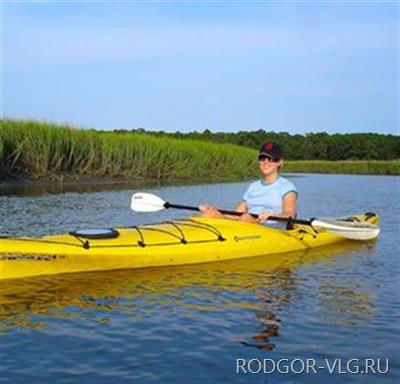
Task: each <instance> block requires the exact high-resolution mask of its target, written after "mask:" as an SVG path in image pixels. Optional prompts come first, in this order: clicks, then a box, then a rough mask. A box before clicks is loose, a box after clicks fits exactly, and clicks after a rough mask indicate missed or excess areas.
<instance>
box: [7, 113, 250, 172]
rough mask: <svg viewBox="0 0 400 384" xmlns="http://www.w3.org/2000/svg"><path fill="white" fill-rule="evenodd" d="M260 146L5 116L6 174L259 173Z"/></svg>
mask: <svg viewBox="0 0 400 384" xmlns="http://www.w3.org/2000/svg"><path fill="white" fill-rule="evenodd" d="M255 158H256V151H253V150H251V149H248V148H241V147H238V146H235V145H232V144H222V145H221V144H213V143H207V142H201V141H193V140H180V139H173V138H165V137H154V136H151V135H148V134H140V133H132V134H120V133H112V132H98V131H93V130H81V129H75V128H71V127H68V126H58V125H54V124H50V123H42V122H35V121H15V120H2V121H1V131H0V164H1V173H2V175H3V176H4V177H26V178H31V179H40V178H50V179H62V178H63V177H64V176H68V175H70V176H77V177H99V178H126V179H141V178H156V179H165V178H192V177H193V178H205V177H207V178H211V179H215V178H223V177H226V178H234V177H246V176H249V175H252V174H256V167H255V165H256V161H255Z"/></svg>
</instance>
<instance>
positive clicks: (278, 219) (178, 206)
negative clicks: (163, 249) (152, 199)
mask: <svg viewBox="0 0 400 384" xmlns="http://www.w3.org/2000/svg"><path fill="white" fill-rule="evenodd" d="M164 208H176V209H186V210H188V211H200V209H199V207H194V206H191V205H180V204H171V203H168V202H166V203H165V204H164ZM218 211H219V212H221V213H222V214H224V215H232V216H241V215H243V212H237V211H228V210H226V209H218ZM250 215H251V216H253V217H254V218H255V219H257V217H258V215H257V214H255V213H250ZM268 220H273V221H282V222H284V223H287V222H291V223H293V224H304V225H312V221H309V220H296V219H292V218H288V217H277V216H270V217H268Z"/></svg>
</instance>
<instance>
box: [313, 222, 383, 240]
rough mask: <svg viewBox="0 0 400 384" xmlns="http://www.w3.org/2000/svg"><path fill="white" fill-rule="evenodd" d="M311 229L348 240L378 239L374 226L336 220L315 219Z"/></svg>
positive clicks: (377, 228) (378, 230) (375, 226)
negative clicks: (322, 230)
mask: <svg viewBox="0 0 400 384" xmlns="http://www.w3.org/2000/svg"><path fill="white" fill-rule="evenodd" d="M312 225H313V227H317V228H318V227H319V228H324V229H326V230H327V231H329V232H332V233H334V234H336V235H338V236H341V237H344V238H346V239H350V240H372V239H375V238H376V237H378V235H379V232H380V229H379V227H378V226H377V225H376V224H370V223H359V222H352V221H345V220H338V219H315V220H313V221H312Z"/></svg>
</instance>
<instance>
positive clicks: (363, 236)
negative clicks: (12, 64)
mask: <svg viewBox="0 0 400 384" xmlns="http://www.w3.org/2000/svg"><path fill="white" fill-rule="evenodd" d="M168 208H175V209H185V210H189V211H200V209H199V208H198V207H195V206H190V205H180V204H172V203H169V202H167V201H164V200H163V199H161V198H160V197H158V196H156V195H153V194H151V193H145V192H138V193H135V194H133V195H132V200H131V209H132V210H133V211H135V212H158V211H162V210H164V209H168ZM218 211H219V212H221V213H222V214H225V215H233V216H241V215H242V214H243V213H242V212H237V211H229V210H225V209H218ZM251 216H253V217H254V218H257V217H258V215H256V214H251ZM268 220H273V221H280V222H286V223H292V224H303V225H309V226H310V227H312V228H323V229H325V230H326V231H328V232H331V233H334V234H336V235H339V236H342V237H344V238H346V239H351V240H370V239H374V238H375V237H377V236H378V234H379V228H378V226H377V225H375V224H370V223H365V222H353V221H344V220H337V219H311V220H298V219H291V218H286V217H277V216H270V217H269V218H268Z"/></svg>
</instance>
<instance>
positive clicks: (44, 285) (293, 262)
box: [0, 243, 375, 351]
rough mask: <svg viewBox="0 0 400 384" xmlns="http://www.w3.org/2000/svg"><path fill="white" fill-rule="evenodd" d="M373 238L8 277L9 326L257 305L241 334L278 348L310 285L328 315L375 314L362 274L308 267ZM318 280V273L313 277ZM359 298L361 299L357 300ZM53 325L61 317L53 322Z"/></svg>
mask: <svg viewBox="0 0 400 384" xmlns="http://www.w3.org/2000/svg"><path fill="white" fill-rule="evenodd" d="M370 248H371V244H370V245H368V246H366V245H362V244H354V243H342V244H338V245H334V246H330V247H324V248H321V249H316V250H310V251H307V252H297V253H290V254H285V255H275V256H268V257H257V258H251V259H243V260H237V261H227V262H223V263H211V264H203V265H196V266H183V267H166V268H159V269H144V270H124V271H114V272H95V273H81V274H71V275H60V276H49V277H36V278H30V279H18V280H9V281H7V280H6V281H3V283H2V287H1V288H2V289H1V297H0V299H1V324H2V332H3V333H7V332H10V331H11V330H13V329H15V328H43V327H49V326H52V323H53V320H54V319H58V320H60V319H62V320H66V321H76V320H84V321H91V322H96V323H99V324H105V325H106V324H107V323H108V322H109V321H110V320H111V319H112V317H113V316H115V315H116V314H117V313H118V314H120V313H125V314H129V315H130V317H129V318H130V321H131V322H132V325H133V324H134V323H135V322H136V321H141V320H143V319H144V318H146V317H148V316H152V317H157V316H159V317H160V318H161V319H162V317H163V316H168V314H170V313H171V312H173V313H175V314H176V313H179V314H180V315H181V316H188V317H191V316H197V315H201V313H205V312H207V313H208V315H210V314H215V315H216V316H215V317H217V319H218V320H216V321H218V322H223V321H224V318H225V315H226V314H227V313H229V312H230V311H235V310H237V309H240V310H241V311H250V312H251V313H252V316H253V319H254V322H253V329H249V330H248V333H247V334H245V335H243V334H241V335H240V336H239V337H238V339H237V341H238V342H239V343H241V344H242V345H244V346H247V347H251V348H257V349H258V350H263V351H271V350H273V349H274V348H275V346H276V344H277V342H278V340H279V337H280V335H281V334H282V333H283V332H284V326H283V327H282V325H284V319H283V318H282V315H281V314H282V313H285V312H287V311H288V309H289V308H290V307H291V306H293V305H295V304H296V302H298V301H304V300H306V303H307V305H308V299H307V298H304V297H302V294H301V290H302V289H306V290H307V295H309V296H310V297H311V296H313V295H315V296H316V297H318V298H319V299H320V300H322V302H323V306H322V307H321V308H322V309H323V311H324V316H325V317H332V319H333V320H334V321H336V320H337V319H338V318H339V319H340V316H341V314H342V312H343V311H350V313H352V314H354V312H356V314H357V316H358V317H359V318H368V317H369V316H370V315H371V313H373V311H374V308H375V296H374V295H373V294H371V292H364V291H363V288H362V285H361V283H360V284H358V285H357V277H353V278H352V284H353V286H357V287H358V288H357V289H356V290H355V289H350V288H349V289H344V284H343V281H342V279H341V277H340V275H336V274H328V275H327V278H326V279H325V278H322V280H321V282H320V284H315V282H314V283H313V286H312V288H311V289H312V290H310V287H309V286H306V287H304V285H305V284H307V283H308V279H306V278H304V277H303V276H302V274H301V273H300V272H301V271H304V270H305V271H307V272H308V273H309V271H310V270H311V271H314V270H316V271H318V273H320V272H321V270H322V271H327V270H329V269H330V268H331V267H333V266H334V264H335V262H336V260H346V259H349V258H352V257H356V256H355V255H354V253H355V252H354V251H356V254H359V253H360V251H362V252H361V253H362V254H363V255H364V256H363V257H365V254H366V253H368V252H370V251H371V249H370ZM313 280H315V279H313ZM355 304H357V305H355ZM53 325H54V324H53Z"/></svg>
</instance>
